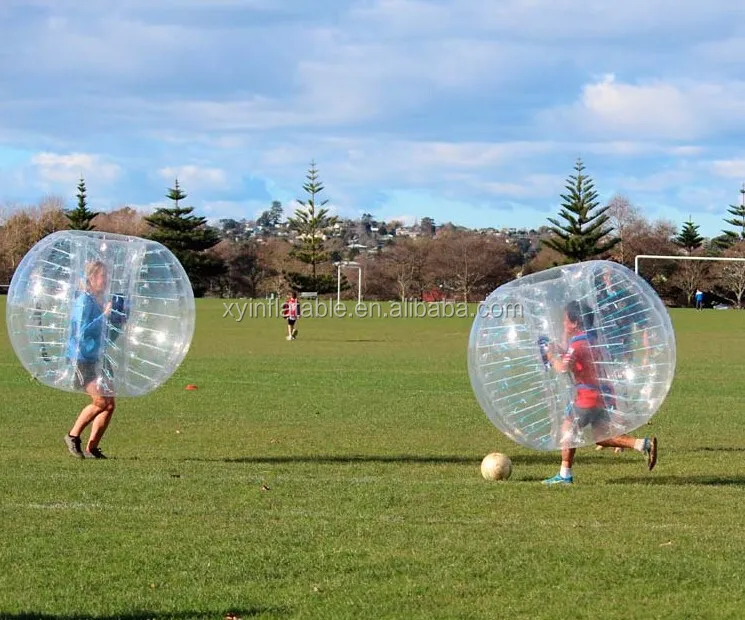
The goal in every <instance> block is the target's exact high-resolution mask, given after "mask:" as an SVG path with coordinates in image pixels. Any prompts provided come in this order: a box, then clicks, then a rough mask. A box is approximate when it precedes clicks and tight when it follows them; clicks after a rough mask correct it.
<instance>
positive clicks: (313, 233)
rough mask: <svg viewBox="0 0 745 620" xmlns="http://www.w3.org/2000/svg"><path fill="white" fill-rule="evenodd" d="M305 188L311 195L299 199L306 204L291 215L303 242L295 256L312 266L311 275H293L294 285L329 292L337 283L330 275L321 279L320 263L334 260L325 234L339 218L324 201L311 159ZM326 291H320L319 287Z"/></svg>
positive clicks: (291, 223) (292, 222)
mask: <svg viewBox="0 0 745 620" xmlns="http://www.w3.org/2000/svg"><path fill="white" fill-rule="evenodd" d="M303 189H304V190H305V193H306V195H307V197H306V199H305V200H298V202H299V203H300V204H301V205H302V207H300V208H298V209H296V210H295V215H294V217H289V218H287V221H288V222H289V224H290V227H291V228H292V229H293V230H295V231H297V233H298V237H299V239H300V245H299V246H296V247H295V248H294V249H293V251H292V255H293V256H294V257H295V258H297V259H298V260H299V261H301V262H303V263H305V264H306V265H310V268H311V274H310V278H309V279H305V278H302V276H300V277H298V276H299V274H289V275H290V276H292V277H291V279H292V280H294V282H293V283H294V284H295V285H296V286H299V287H300V288H312V289H313V290H314V291H317V292H319V293H320V292H326V291H325V289H326V288H331V287H332V286H333V284H332V282H331V280H330V279H329V278H328V277H325V278H319V276H318V266H319V265H321V264H322V263H325V262H327V261H328V260H329V259H330V254H329V252H327V251H326V247H325V246H326V244H325V242H324V239H323V236H324V233H325V232H326V231H328V229H329V228H331V227H332V226H333V225H334V224H336V223H337V222H338V221H339V218H337V217H336V216H332V215H329V211H328V209H326V208H325V206H326V205H327V204H328V200H320V201H319V198H318V197H319V195H320V194H321V192H323V190H324V187H323V184H322V183H321V181H320V180H319V177H318V170H317V169H316V164H315V162H311V164H310V168H309V169H308V173H307V175H306V182H305V184H304V185H303ZM319 288H320V289H322V290H318V289H319Z"/></svg>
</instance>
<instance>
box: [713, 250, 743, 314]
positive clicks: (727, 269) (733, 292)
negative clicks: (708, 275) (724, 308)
mask: <svg viewBox="0 0 745 620" xmlns="http://www.w3.org/2000/svg"><path fill="white" fill-rule="evenodd" d="M722 256H723V257H726V258H745V242H743V241H740V242H738V243H736V244H735V245H733V246H731V247H729V248H728V249H727V250H726V251H725V252H724V253H723V254H722ZM713 271H714V274H715V278H716V283H717V292H718V293H720V294H721V295H722V296H723V297H725V298H726V299H729V300H730V301H731V302H733V303H734V304H735V305H736V306H737V307H738V308H742V301H743V296H745V262H726V263H718V264H716V266H715V267H714V269H713Z"/></svg>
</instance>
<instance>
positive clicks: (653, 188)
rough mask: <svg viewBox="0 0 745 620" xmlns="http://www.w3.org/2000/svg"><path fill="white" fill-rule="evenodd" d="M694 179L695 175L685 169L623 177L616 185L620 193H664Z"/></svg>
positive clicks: (693, 172)
mask: <svg viewBox="0 0 745 620" xmlns="http://www.w3.org/2000/svg"><path fill="white" fill-rule="evenodd" d="M695 179H696V173H695V171H693V170H687V169H680V168H679V169H672V170H661V171H659V172H653V173H651V174H647V175H644V176H638V177H637V176H633V177H632V176H624V177H621V178H620V179H619V180H618V181H617V182H616V185H617V186H618V188H619V190H621V191H630V192H631V191H633V192H664V191H666V190H676V189H678V188H679V187H681V186H685V185H686V184H688V183H691V182H692V181H694V180H695Z"/></svg>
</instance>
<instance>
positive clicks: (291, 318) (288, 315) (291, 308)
mask: <svg viewBox="0 0 745 620" xmlns="http://www.w3.org/2000/svg"><path fill="white" fill-rule="evenodd" d="M282 316H283V317H284V318H285V319H287V340H295V338H297V328H296V327H295V323H297V320H298V319H299V318H300V302H299V301H298V299H297V293H296V292H295V291H292V293H290V296H289V297H288V299H287V301H286V302H285V303H284V304H282Z"/></svg>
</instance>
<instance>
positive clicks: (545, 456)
mask: <svg viewBox="0 0 745 620" xmlns="http://www.w3.org/2000/svg"><path fill="white" fill-rule="evenodd" d="M484 456H486V455H484ZM482 458H483V457H478V456H477V457H471V456H456V455H443V456H436V455H431V456H427V455H414V454H392V455H380V454H349V455H333V456H332V455H322V454H308V455H298V456H259V455H256V456H241V457H236V458H222V459H220V458H199V457H186V458H184V459H181V460H184V461H199V462H218V463H256V464H281V463H315V464H319V465H321V464H327V465H335V464H340V463H341V464H344V463H350V464H351V463H422V464H437V463H452V464H459V463H462V464H468V465H474V466H478V465H480V464H481V460H482ZM510 459H511V460H512V463H513V465H557V466H558V463H560V462H561V455H560V454H559V453H558V452H555V453H550V452H549V453H541V454H517V455H515V456H512V457H510ZM578 460H579V459H578ZM609 460H610V459H609V457H608V456H605V457H603V456H595V455H587V456H583V457H582V462H583V463H600V462H609Z"/></svg>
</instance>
